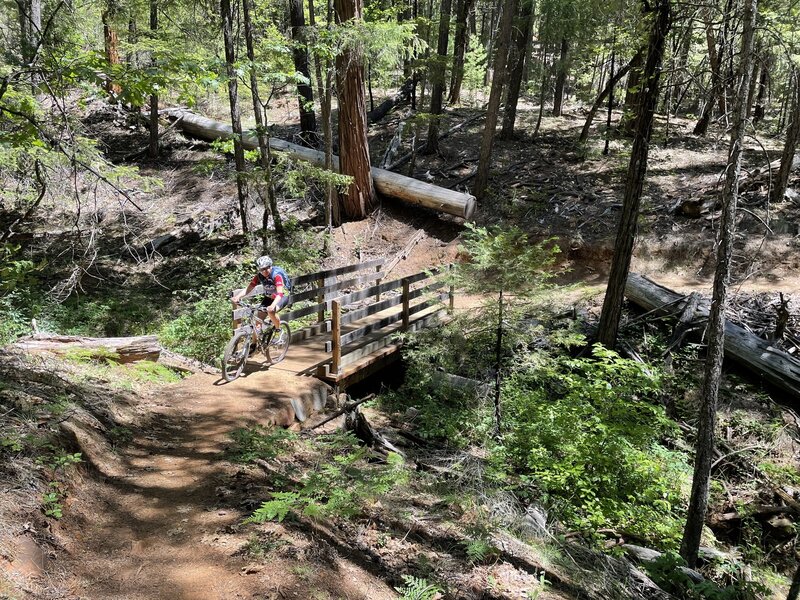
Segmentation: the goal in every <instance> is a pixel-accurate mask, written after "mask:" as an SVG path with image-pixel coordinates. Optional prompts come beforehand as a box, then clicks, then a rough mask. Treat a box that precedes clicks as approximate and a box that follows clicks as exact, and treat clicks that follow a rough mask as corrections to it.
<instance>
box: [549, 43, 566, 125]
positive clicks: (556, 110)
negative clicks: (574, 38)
mask: <svg viewBox="0 0 800 600" xmlns="http://www.w3.org/2000/svg"><path fill="white" fill-rule="evenodd" d="M568 58H569V40H568V39H567V38H566V37H562V38H561V57H560V58H559V59H558V71H557V72H556V89H555V95H554V96H553V116H554V117H560V116H561V112H562V109H563V105H564V88H565V87H566V84H567V73H568V72H569V61H568Z"/></svg>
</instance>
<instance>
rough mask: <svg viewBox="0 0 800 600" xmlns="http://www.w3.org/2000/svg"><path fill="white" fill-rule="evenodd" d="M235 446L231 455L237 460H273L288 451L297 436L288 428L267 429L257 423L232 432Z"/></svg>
mask: <svg viewBox="0 0 800 600" xmlns="http://www.w3.org/2000/svg"><path fill="white" fill-rule="evenodd" d="M231 438H232V439H233V447H232V449H231V452H230V457H231V459H232V460H235V461H236V462H242V463H249V462H253V461H254V460H257V459H260V460H272V459H273V458H275V457H277V456H280V455H281V454H284V453H285V452H287V451H288V450H289V449H290V448H291V445H292V443H294V441H295V439H296V436H295V434H294V433H292V432H291V431H289V430H288V429H280V428H274V429H267V428H266V427H262V426H260V425H257V426H255V427H249V428H248V427H242V428H240V429H236V430H235V431H234V432H233V433H232V434H231Z"/></svg>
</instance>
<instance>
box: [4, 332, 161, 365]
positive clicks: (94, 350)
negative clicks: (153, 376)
mask: <svg viewBox="0 0 800 600" xmlns="http://www.w3.org/2000/svg"><path fill="white" fill-rule="evenodd" d="M12 347H13V348H15V349H18V350H22V351H23V352H52V353H54V354H61V355H65V354H66V355H69V354H74V355H78V356H86V357H87V358H101V359H109V360H113V361H115V362H120V363H129V362H134V361H137V360H152V361H157V360H158V357H159V355H160V354H161V345H160V344H159V343H158V338H157V337H156V336H154V335H140V336H135V337H114V338H90V337H81V336H75V335H51V334H46V333H37V334H35V335H32V336H30V337H25V338H21V339H19V340H17V341H16V342H15V343H14V344H12Z"/></svg>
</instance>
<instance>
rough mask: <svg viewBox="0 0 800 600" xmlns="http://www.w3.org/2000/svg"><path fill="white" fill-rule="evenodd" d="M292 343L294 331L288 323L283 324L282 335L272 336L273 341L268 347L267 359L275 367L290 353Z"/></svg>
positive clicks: (274, 334) (275, 334) (271, 340)
mask: <svg viewBox="0 0 800 600" xmlns="http://www.w3.org/2000/svg"><path fill="white" fill-rule="evenodd" d="M291 341H292V330H291V329H290V328H289V324H288V323H281V333H280V335H278V333H277V332H275V333H273V334H272V339H270V341H269V343H268V344H267V345H266V353H267V359H269V362H271V363H272V364H273V365H274V364H276V363H279V362H281V361H282V360H283V359H284V358H285V357H286V353H287V352H288V351H289V343H290V342H291Z"/></svg>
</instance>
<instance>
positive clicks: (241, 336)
mask: <svg viewBox="0 0 800 600" xmlns="http://www.w3.org/2000/svg"><path fill="white" fill-rule="evenodd" d="M249 355H250V334H249V333H248V332H246V331H239V332H237V333H235V334H234V335H233V337H232V338H231V341H230V342H228V345H227V346H225V354H224V356H223V357H222V377H223V378H224V379H225V381H233V380H234V379H236V378H237V377H239V375H241V374H242V371H243V370H244V365H245V363H246V362H247V357H248V356H249Z"/></svg>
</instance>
